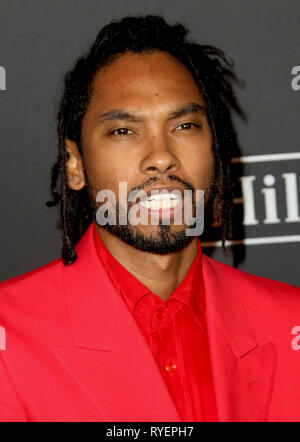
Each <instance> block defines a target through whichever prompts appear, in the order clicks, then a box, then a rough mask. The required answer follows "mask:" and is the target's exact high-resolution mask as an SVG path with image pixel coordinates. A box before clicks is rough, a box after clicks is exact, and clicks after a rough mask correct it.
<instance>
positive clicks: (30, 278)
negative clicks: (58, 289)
mask: <svg viewBox="0 0 300 442" xmlns="http://www.w3.org/2000/svg"><path fill="white" fill-rule="evenodd" d="M63 266H64V265H63V263H62V260H61V258H58V259H55V260H53V261H51V262H49V263H47V264H44V265H42V266H40V267H37V268H35V269H33V270H30V271H28V272H25V273H23V274H21V275H18V276H14V277H12V278H9V279H6V280H5V281H2V282H0V296H1V295H2V294H3V295H4V294H5V293H9V292H15V293H17V292H19V291H22V292H24V291H25V292H26V291H28V290H30V289H34V288H35V287H39V289H40V290H43V287H45V286H49V283H50V284H52V285H55V284H59V282H60V280H61V277H60V275H61V271H62V268H63ZM0 300H1V298H0Z"/></svg>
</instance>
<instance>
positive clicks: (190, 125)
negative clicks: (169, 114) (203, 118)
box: [175, 123, 200, 130]
mask: <svg viewBox="0 0 300 442" xmlns="http://www.w3.org/2000/svg"><path fill="white" fill-rule="evenodd" d="M192 127H197V128H199V127H200V126H199V124H196V123H183V124H181V125H180V126H177V127H176V129H175V130H188V129H191V128H192Z"/></svg>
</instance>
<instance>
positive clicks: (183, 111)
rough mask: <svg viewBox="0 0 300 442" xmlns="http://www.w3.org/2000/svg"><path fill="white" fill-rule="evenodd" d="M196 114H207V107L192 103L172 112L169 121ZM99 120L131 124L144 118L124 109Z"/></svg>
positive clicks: (112, 112) (109, 113)
mask: <svg viewBox="0 0 300 442" xmlns="http://www.w3.org/2000/svg"><path fill="white" fill-rule="evenodd" d="M195 113H202V114H205V113H206V110H205V107H204V106H203V105H201V104H199V103H196V102H190V103H187V104H184V105H183V106H181V107H180V108H178V109H176V110H175V111H174V112H172V113H171V114H170V115H169V117H168V120H173V119H175V118H180V117H182V116H184V115H188V114H195ZM97 120H98V121H99V123H102V122H104V121H113V120H126V121H131V122H141V121H142V116H141V115H135V114H130V113H129V112H126V111H124V110H122V109H113V110H110V111H108V112H105V113H104V114H101V115H99V116H98V117H97Z"/></svg>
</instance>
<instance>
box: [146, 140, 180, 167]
mask: <svg viewBox="0 0 300 442" xmlns="http://www.w3.org/2000/svg"><path fill="white" fill-rule="evenodd" d="M179 167H180V162H179V160H178V158H177V157H176V156H175V154H174V153H173V152H172V151H171V150H170V149H169V148H168V146H167V145H166V143H165V141H163V140H160V141H158V140H156V142H155V143H154V142H152V143H151V146H149V151H148V152H147V154H146V156H145V157H144V158H143V160H142V162H141V172H142V173H144V174H147V175H154V174H158V173H159V174H164V173H174V172H176V171H177V170H178V169H179Z"/></svg>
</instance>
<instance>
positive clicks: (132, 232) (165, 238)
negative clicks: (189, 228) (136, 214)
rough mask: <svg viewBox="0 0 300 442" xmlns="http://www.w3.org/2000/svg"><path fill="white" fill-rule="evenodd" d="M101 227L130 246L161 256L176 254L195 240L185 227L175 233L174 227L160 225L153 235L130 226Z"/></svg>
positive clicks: (108, 225)
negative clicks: (187, 233)
mask: <svg viewBox="0 0 300 442" xmlns="http://www.w3.org/2000/svg"><path fill="white" fill-rule="evenodd" d="M101 227H102V228H103V229H105V230H106V231H108V232H110V233H111V234H112V235H114V236H116V237H117V238H119V239H120V240H122V241H123V242H125V243H126V244H128V245H129V246H132V247H135V248H136V249H138V250H141V251H143V252H148V253H157V254H160V255H164V254H167V253H171V252H176V251H178V250H180V249H182V248H184V247H186V246H187V245H188V244H189V243H190V242H191V241H192V239H193V237H191V236H186V234H185V228H184V227H183V229H182V230H180V231H179V232H173V231H172V225H163V224H159V225H158V226H157V227H156V231H155V233H154V234H151V235H146V234H144V233H143V232H141V231H139V230H138V229H137V228H136V227H135V226H132V225H130V224H127V225H125V226H122V225H115V226H113V225H110V224H105V225H104V226H101Z"/></svg>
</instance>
